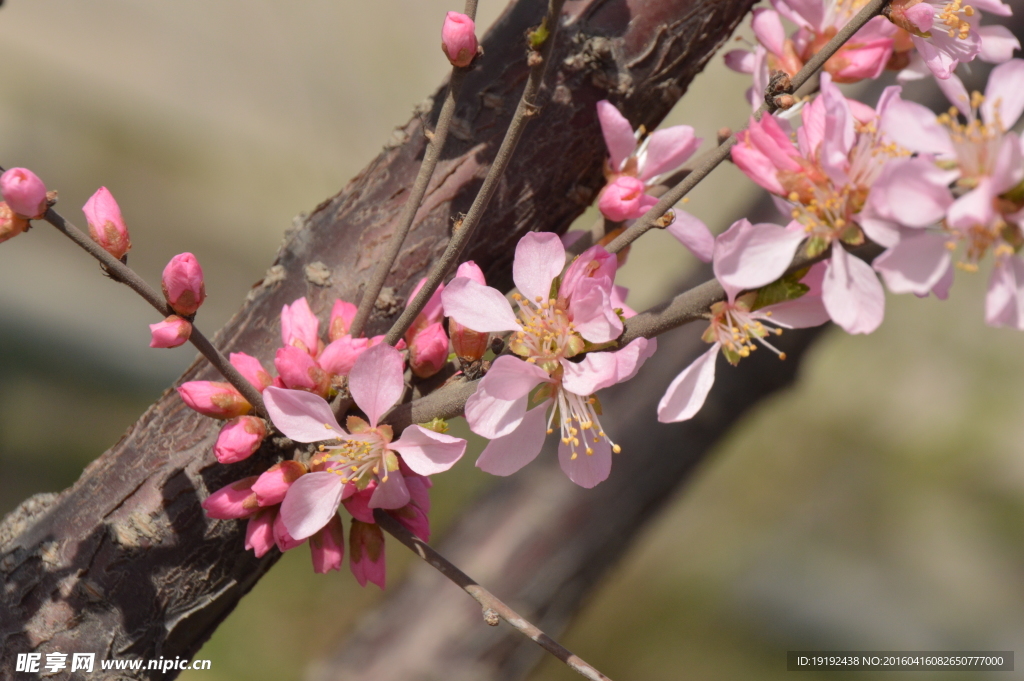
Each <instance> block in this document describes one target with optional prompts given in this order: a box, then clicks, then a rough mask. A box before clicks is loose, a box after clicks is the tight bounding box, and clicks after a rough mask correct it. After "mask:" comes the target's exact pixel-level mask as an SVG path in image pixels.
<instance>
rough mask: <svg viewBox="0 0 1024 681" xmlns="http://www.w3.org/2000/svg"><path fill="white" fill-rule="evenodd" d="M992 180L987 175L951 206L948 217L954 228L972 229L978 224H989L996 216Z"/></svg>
mask: <svg viewBox="0 0 1024 681" xmlns="http://www.w3.org/2000/svg"><path fill="white" fill-rule="evenodd" d="M994 198H995V193H994V192H993V190H992V180H991V179H989V178H987V177H985V178H982V179H981V180H980V181H979V182H978V186H977V187H975V188H974V189H972V190H971V191H969V192H967V193H966V194H964V195H963V196H961V197H960V198H958V199H957V200H956V201H954V202H953V205H951V206H950V207H949V211H948V213H947V217H946V219H947V220H948V221H949V224H950V226H951V227H953V228H954V229H964V230H966V229H971V228H973V227H977V226H978V225H982V226H988V225H989V224H990V223H991V222H992V220H993V219H994V218H995V209H994V208H993V207H992V199H994Z"/></svg>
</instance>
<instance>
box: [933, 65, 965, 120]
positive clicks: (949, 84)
mask: <svg viewBox="0 0 1024 681" xmlns="http://www.w3.org/2000/svg"><path fill="white" fill-rule="evenodd" d="M935 83H936V84H937V85H938V86H939V89H940V90H942V94H944V95H946V99H948V100H949V101H950V103H951V104H952V105H953V106H955V107H956V108H957V109H958V110H959V111H960V113H962V114H963V115H964V118H967V119H968V120H970V119H972V118H974V111H973V109H971V96H970V95H969V94H967V88H965V87H964V82H963V81H962V80H960V79H959V78H958V77H957V75H956V74H955V73H954V74H953V75H951V76H950V77H949V78H946V79H945V80H940V79H938V78H936V79H935Z"/></svg>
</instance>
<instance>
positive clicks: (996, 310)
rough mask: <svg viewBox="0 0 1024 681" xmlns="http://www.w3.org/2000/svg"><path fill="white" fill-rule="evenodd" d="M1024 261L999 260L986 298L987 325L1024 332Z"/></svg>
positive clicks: (989, 283) (1018, 259)
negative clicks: (1006, 327)
mask: <svg viewBox="0 0 1024 681" xmlns="http://www.w3.org/2000/svg"><path fill="white" fill-rule="evenodd" d="M1022 289H1024V261H1022V260H1021V259H1020V258H1018V257H1016V256H1010V257H1004V258H999V259H997V260H996V264H995V267H993V268H992V278H991V279H989V282H988V293H987V294H986V296H985V323H987V324H988V325H989V326H1008V327H1012V328H1016V329H1021V330H1024V290H1022Z"/></svg>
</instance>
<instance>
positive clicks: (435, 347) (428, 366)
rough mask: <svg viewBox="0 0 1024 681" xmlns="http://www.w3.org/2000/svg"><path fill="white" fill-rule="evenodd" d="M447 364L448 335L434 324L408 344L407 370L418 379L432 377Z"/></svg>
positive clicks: (441, 326)
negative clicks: (410, 370)
mask: <svg viewBox="0 0 1024 681" xmlns="http://www.w3.org/2000/svg"><path fill="white" fill-rule="evenodd" d="M447 363H448V334H446V333H445V332H444V326H443V325H442V324H441V323H440V322H435V323H433V324H431V325H429V326H427V327H425V328H423V329H422V330H421V331H420V332H419V333H417V334H416V336H415V337H414V338H413V339H412V341H411V342H410V343H409V368H410V369H412V372H413V373H414V374H416V375H417V376H419V377H420V378H429V377H430V376H433V375H434V374H436V373H437V372H439V371H440V370H441V369H443V368H444V365H445V364H447Z"/></svg>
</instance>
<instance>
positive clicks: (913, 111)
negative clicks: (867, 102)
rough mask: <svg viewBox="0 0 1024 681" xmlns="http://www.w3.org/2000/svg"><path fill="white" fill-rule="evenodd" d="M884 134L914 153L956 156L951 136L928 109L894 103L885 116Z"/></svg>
mask: <svg viewBox="0 0 1024 681" xmlns="http://www.w3.org/2000/svg"><path fill="white" fill-rule="evenodd" d="M882 132H884V133H885V134H887V135H888V136H889V137H891V138H892V139H893V140H895V141H896V142H897V143H899V144H900V145H902V146H904V147H907V148H908V149H910V150H911V151H917V152H921V153H925V154H939V155H941V156H947V157H952V156H956V152H955V151H954V149H953V143H952V142H951V141H950V139H949V132H948V131H947V130H946V128H944V127H942V126H941V125H939V123H938V121H937V120H936V119H935V114H934V113H932V111H931V110H930V109H928V108H927V107H924V106H921V105H920V104H917V103H915V102H908V101H906V100H904V99H895V100H893V101H892V102H891V103H890V104H889V106H888V107H887V108H886V110H885V114H884V115H883V116H882Z"/></svg>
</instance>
